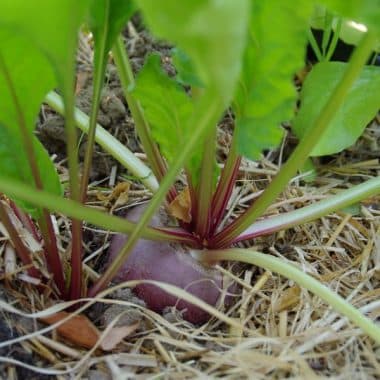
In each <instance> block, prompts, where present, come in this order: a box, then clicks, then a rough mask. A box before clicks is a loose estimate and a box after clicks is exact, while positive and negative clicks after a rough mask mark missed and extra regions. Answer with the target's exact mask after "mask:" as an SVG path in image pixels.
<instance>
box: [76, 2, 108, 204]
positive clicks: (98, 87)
mask: <svg viewBox="0 0 380 380" xmlns="http://www.w3.org/2000/svg"><path fill="white" fill-rule="evenodd" d="M105 12H107V13H108V12H109V7H108V6H106V7H105ZM105 19H106V20H108V14H106V15H105ZM107 26H108V23H107V22H104V28H107ZM100 34H101V35H102V38H101V39H100V46H96V47H95V58H94V62H95V64H94V75H93V93H92V102H91V114H90V124H89V129H88V135H87V143H86V152H85V156H84V164H83V172H82V181H81V200H82V202H83V203H84V202H85V201H86V196H87V186H88V180H89V177H90V169H91V163H92V155H93V153H94V145H95V134H96V120H97V117H98V112H99V103H100V97H101V93H102V88H103V82H104V77H105V72H106V58H107V52H105V49H106V47H105V45H106V37H107V30H103V31H102V33H100Z"/></svg>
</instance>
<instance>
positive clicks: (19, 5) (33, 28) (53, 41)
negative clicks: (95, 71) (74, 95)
mask: <svg viewBox="0 0 380 380" xmlns="http://www.w3.org/2000/svg"><path fill="white" fill-rule="evenodd" d="M87 6H88V0H81V1H76V0H54V1H51V0H33V1H24V0H6V1H2V2H1V5H0V27H7V28H10V29H11V30H12V32H13V33H14V34H17V35H23V36H25V37H27V38H29V39H30V41H31V42H33V43H34V44H36V45H37V46H38V47H39V48H40V49H41V50H42V51H43V52H44V54H46V55H47V57H48V58H49V60H51V62H52V63H53V66H54V69H55V70H56V73H57V76H58V80H59V82H60V86H70V85H71V84H72V76H73V73H74V69H75V59H74V58H75V51H76V41H77V34H78V29H79V26H80V24H81V22H82V21H83V16H84V12H85V10H86V9H87ZM24 57H25V56H24ZM71 90H72V88H71Z"/></svg>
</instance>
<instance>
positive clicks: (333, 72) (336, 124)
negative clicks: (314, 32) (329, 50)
mask: <svg viewBox="0 0 380 380" xmlns="http://www.w3.org/2000/svg"><path fill="white" fill-rule="evenodd" d="M346 66H347V64H346V63H343V62H325V63H319V64H317V65H315V66H314V67H313V70H312V71H311V72H310V74H309V75H308V76H307V78H306V80H305V82H304V84H303V88H302V92H301V109H300V111H299V113H298V115H297V116H296V118H295V119H294V121H293V130H294V132H295V133H296V134H297V136H298V137H300V138H303V137H304V136H306V138H307V132H308V130H309V128H310V127H311V125H312V124H313V122H314V121H315V120H316V118H317V117H318V115H319V114H320V113H321V110H322V108H323V107H324V106H325V104H326V102H327V100H328V99H329V97H330V95H331V94H332V92H333V91H334V89H335V87H336V85H337V84H338V82H339V81H340V80H341V78H342V76H343V74H344V72H345V70H346ZM379 88H380V69H379V68H378V67H374V66H372V67H369V66H367V67H365V68H364V69H363V71H362V73H361V74H360V77H359V79H358V80H357V81H356V82H355V83H354V85H353V87H352V88H351V90H350V92H349V94H348V95H347V97H346V99H345V101H344V103H343V105H342V107H340V108H339V110H337V112H336V114H335V116H334V118H333V120H332V121H331V123H330V125H329V127H328V129H327V130H326V132H325V133H324V135H323V137H322V138H321V140H320V141H319V142H318V144H317V145H316V147H315V148H314V149H313V151H312V152H311V154H310V155H311V156H322V155H326V154H332V153H337V152H340V151H341V150H343V149H345V148H347V147H349V146H350V145H352V144H354V143H355V141H356V140H357V138H358V137H359V136H360V135H361V134H362V132H363V130H364V128H365V127H366V125H367V124H368V123H369V122H370V121H371V120H372V119H373V117H374V116H375V115H376V113H377V111H378V110H379V108H380V91H379Z"/></svg>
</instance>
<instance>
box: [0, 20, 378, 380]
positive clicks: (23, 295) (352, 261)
mask: <svg viewBox="0 0 380 380" xmlns="http://www.w3.org/2000/svg"><path fill="white" fill-rule="evenodd" d="M133 25H134V27H131V26H130V27H129V28H128V29H127V30H126V31H125V37H126V39H127V47H128V53H129V56H130V58H131V60H132V67H133V70H134V71H135V72H137V71H138V70H139V69H140V68H141V65H142V64H143V62H144V59H145V57H146V55H147V54H148V53H150V52H152V51H154V52H157V53H158V54H160V55H161V57H162V62H163V63H164V66H165V69H166V70H167V72H168V73H169V74H170V75H174V69H173V67H172V65H171V64H170V46H168V45H167V44H164V43H160V42H158V41H155V40H153V39H152V38H151V37H150V36H149V34H148V33H147V32H146V31H145V30H144V29H143V27H142V25H141V23H140V20H139V19H138V18H135V19H134V22H133ZM84 50H85V51H84V52H83V53H84V54H82V59H81V60H79V61H80V62H79V65H78V85H77V105H78V107H79V108H81V109H82V110H83V111H84V112H86V113H87V114H88V113H89V110H90V104H91V101H90V99H91V91H92V78H91V66H90V62H91V57H90V56H89V55H90V54H91V49H88V50H86V49H84ZM83 57H84V58H83ZM98 122H99V123H100V124H101V125H102V126H103V127H105V128H106V129H107V130H108V131H109V132H110V133H112V134H113V135H114V136H115V137H117V138H118V139H119V140H120V141H121V142H122V143H124V144H125V145H127V146H128V148H129V149H130V150H131V151H133V152H137V153H143V151H142V148H141V146H140V143H139V139H138V138H137V136H136V134H135V131H134V127H133V122H132V119H131V117H130V114H129V111H128V106H127V104H126V102H125V101H124V97H123V94H122V90H121V88H120V83H119V81H118V78H117V74H116V69H115V66H114V65H113V63H112V62H110V63H109V65H108V67H107V81H106V86H105V89H104V90H103V94H102V101H101V107H100V112H99V117H98ZM232 125H233V119H232V116H231V115H230V114H228V113H227V114H226V115H225V117H224V119H223V120H222V122H221V123H220V127H219V130H218V160H219V162H220V163H221V162H223V160H224V159H225V157H226V154H227V152H228V146H229V143H230V141H231V130H232ZM37 133H38V136H39V138H40V139H41V141H42V142H43V144H44V145H45V147H46V148H47V149H48V151H49V153H50V154H52V155H54V157H55V162H56V163H57V168H58V170H59V171H60V173H61V174H62V176H63V177H64V175H65V160H66V153H65V136H64V127H63V119H62V118H61V117H60V116H58V115H56V114H55V113H54V112H53V111H52V110H51V109H49V108H48V107H47V106H44V107H43V110H42V112H41V114H40V118H39V125H38V128H37ZM295 143H296V140H295V138H294V137H293V136H292V135H291V134H288V136H287V138H286V140H285V141H284V144H283V146H282V147H281V148H279V149H277V150H274V151H268V152H265V154H264V157H263V159H262V160H261V161H260V162H258V163H252V162H249V161H244V162H243V164H242V169H241V172H240V176H239V179H238V183H237V188H236V191H235V193H234V197H233V199H232V202H231V204H230V205H229V207H230V212H231V214H230V217H234V216H236V215H237V214H238V213H239V212H240V211H241V210H242V209H244V208H246V207H248V205H249V204H250V203H251V202H252V197H251V196H252V194H254V193H256V192H258V191H260V190H262V189H263V188H265V186H266V185H267V183H268V181H270V179H271V178H272V176H273V175H274V174H275V172H276V170H277V168H278V165H279V164H280V163H281V162H283V161H284V159H285V158H286V157H287V155H288V154H289V152H290V151H291V150H292V147H293V146H294V145H295ZM85 144H86V138H85V137H83V138H82V139H81V144H80V147H79V155H80V158H81V159H82V158H83V152H84V149H85ZM379 147H380V128H379V120H375V121H374V122H373V123H371V125H370V126H369V127H368V128H367V130H366V132H365V133H364V135H363V137H362V138H361V139H360V140H359V141H358V142H357V144H355V146H353V147H351V148H349V149H347V150H346V151H344V152H342V153H341V154H338V155H333V156H328V157H323V158H321V159H315V160H314V164H315V166H316V169H317V171H318V177H317V178H316V179H315V181H314V182H310V183H305V182H303V181H302V180H298V181H294V182H293V183H292V184H291V185H290V186H289V188H288V189H287V190H286V191H285V192H284V194H282V196H281V198H280V199H279V203H278V204H277V205H276V207H273V208H272V209H271V210H269V211H268V212H269V213H279V212H285V211H289V210H291V209H293V208H297V207H300V206H302V205H303V204H305V203H309V202H311V201H312V199H313V196H314V195H315V194H330V193H333V192H335V191H339V190H340V189H342V188H346V187H349V186H350V185H351V184H354V183H357V182H360V181H361V180H362V179H363V178H368V177H369V176H374V175H380V165H379V162H378V159H379V151H380V150H379ZM114 167H116V172H117V181H116V182H118V181H124V180H125V178H126V176H128V175H129V173H128V172H127V171H126V170H125V168H122V167H121V166H120V165H119V164H118V163H117V162H116V161H115V160H114V159H113V158H112V157H110V156H109V155H108V154H106V153H104V152H103V151H102V150H101V148H99V147H97V148H96V151H95V153H94V164H93V169H92V173H91V182H92V184H91V186H90V192H89V201H90V202H94V203H96V204H98V205H101V207H104V208H110V207H112V206H113V204H112V202H111V204H108V205H107V206H104V203H101V202H99V200H98V198H97V191H98V189H99V187H101V189H102V190H103V191H104V192H105V193H106V194H108V193H110V192H111V191H112V189H110V188H109V180H110V172H111V169H112V168H114ZM149 196H150V195H149V193H148V192H145V191H143V188H142V186H141V185H140V184H139V183H135V182H132V183H131V191H130V194H129V199H128V206H130V205H133V204H135V203H139V202H141V201H143V200H145V199H147V198H149ZM293 198H295V199H297V201H294V202H293V201H291V199H293ZM97 202H98V203H97ZM351 212H354V215H353V216H351V217H347V214H344V213H336V214H333V215H331V216H329V217H326V218H322V219H321V220H320V221H317V222H315V223H310V224H308V225H307V226H302V227H299V228H294V229H290V230H288V231H285V232H281V233H278V234H275V235H273V236H268V237H265V238H261V239H257V240H255V241H254V242H252V244H253V245H254V246H255V247H256V248H257V249H260V250H261V251H263V252H267V253H270V254H274V255H276V256H279V257H283V258H284V259H285V258H286V259H288V260H292V261H294V262H297V263H299V265H301V266H302V267H303V268H305V270H307V271H308V272H309V273H312V274H313V275H315V276H316V277H318V278H319V279H321V280H322V281H324V282H325V283H326V284H327V285H328V286H331V287H333V288H334V289H336V291H339V292H340V294H341V295H342V296H344V297H351V299H352V300H353V303H354V302H355V304H356V305H357V306H358V307H362V306H365V305H368V304H370V303H371V302H372V301H373V300H374V299H375V298H374V297H375V296H376V294H378V289H379V288H380V276H379V272H378V269H376V268H378V264H379V252H380V251H379V249H380V248H379V247H380V243H379V239H378V236H379V233H380V227H379V225H380V200H379V198H376V197H375V198H372V199H370V200H367V201H365V202H363V203H362V204H361V206H360V207H359V208H358V209H357V210H354V211H352V210H351ZM57 223H58V226H59V228H60V231H61V233H62V237H61V239H62V241H61V244H62V246H63V248H66V247H67V245H68V243H69V241H70V237H69V235H68V233H69V232H68V229H67V225H68V221H67V220H65V219H64V218H63V217H61V216H59V217H57ZM108 241H109V236H108V233H107V232H104V231H100V230H98V229H93V228H91V226H88V228H87V229H86V230H85V235H84V244H85V248H86V249H85V250H86V255H88V254H90V253H92V252H95V251H97V250H100V252H101V254H99V255H98V256H97V257H96V258H95V259H93V260H92V261H90V262H89V265H90V266H91V267H93V268H94V270H96V271H98V270H100V269H101V268H102V267H103V266H104V263H105V262H106V260H107V257H106V246H107V243H108ZM327 243H328V244H327ZM364 253H366V255H367V256H365V257H364V256H362V255H364ZM0 257H1V255H0ZM0 264H2V263H0ZM0 269H1V266H0ZM231 272H232V273H235V274H236V276H237V277H239V278H240V280H239V281H240V282H241V283H242V284H243V285H244V291H243V293H242V295H241V298H240V299H239V300H237V301H236V304H235V306H234V307H232V308H231V310H229V311H228V316H230V317H232V318H234V319H235V320H237V321H241V322H242V323H244V325H245V327H247V328H249V329H250V331H251V335H249V336H246V335H244V333H243V332H242V331H237V330H236V329H234V328H232V327H230V326H227V325H225V324H223V323H222V322H221V321H219V320H217V319H216V318H213V319H211V320H210V322H209V323H207V324H206V325H205V326H203V327H201V328H198V327H196V326H194V325H191V324H189V323H188V322H186V321H184V320H182V319H181V316H180V315H178V314H177V313H175V312H173V311H172V310H169V311H168V312H167V313H166V314H164V317H163V318H162V317H160V316H159V315H156V314H154V313H152V312H150V311H149V310H148V309H146V308H145V305H144V303H143V302H142V301H141V300H139V299H138V298H136V297H135V296H134V294H133V293H132V292H131V291H130V290H129V289H128V288H125V289H119V290H116V291H114V292H111V291H110V294H109V295H108V297H109V298H108V299H109V301H110V303H111V305H110V304H105V303H101V302H99V303H97V304H95V305H93V306H91V307H90V308H89V309H88V310H87V311H86V315H87V316H88V317H89V318H90V319H91V320H92V321H93V322H94V323H95V324H96V325H97V326H98V327H99V328H100V329H104V328H105V327H106V326H108V325H109V323H110V322H111V321H112V320H113V319H114V318H115V317H117V316H118V315H119V314H120V313H124V316H123V317H122V318H121V320H120V321H119V322H118V323H119V324H120V325H129V324H132V323H134V322H135V321H140V326H139V329H138V330H137V332H136V333H135V334H134V335H133V336H131V337H130V339H129V338H127V339H125V340H124V342H123V343H122V344H121V346H119V347H118V348H117V349H116V350H115V352H113V354H114V355H113V356H111V355H108V356H107V355H106V354H104V353H102V354H100V353H94V354H93V358H94V360H93V362H92V364H89V365H84V364H83V365H82V367H81V368H80V369H79V372H78V371H76V372H75V371H74V372H73V373H76V376H77V377H78V378H88V379H102V380H103V379H109V378H120V377H117V376H118V374H119V375H120V373H121V372H122V373H123V374H124V375H125V376H127V377H125V378H136V379H139V378H141V379H145V378H151V376H155V377H157V378H168V379H169V378H173V379H174V378H176V379H177V378H188V379H190V378H197V377H202V376H203V377H204V378H219V377H223V378H228V379H244V378H247V379H249V378H256V379H264V378H265V379H266V378H273V379H281V378H352V379H356V378H362V379H376V378H379V372H378V370H379V368H380V363H379V360H378V358H379V349H378V347H376V346H375V345H374V344H373V342H372V341H371V340H369V339H368V338H366V337H365V336H362V335H360V333H359V332H358V330H357V329H354V328H353V327H352V326H350V325H349V324H344V323H343V325H342V327H340V328H337V327H335V324H336V323H338V322H339V321H342V320H341V319H340V318H339V317H338V316H337V315H335V314H334V313H333V312H331V310H330V309H329V308H328V307H327V306H326V305H325V304H324V303H323V302H321V301H320V300H319V299H318V298H317V297H315V296H313V295H311V294H309V293H308V292H306V291H304V290H302V289H299V288H298V287H297V286H295V284H294V283H292V281H288V280H286V279H284V278H281V277H280V276H277V275H274V274H271V273H268V272H266V271H264V270H261V269H258V268H252V267H250V266H243V267H239V268H238V270H235V271H231ZM355 289H357V290H355ZM28 297H30V298H28ZM0 300H3V301H4V300H5V301H7V302H8V303H10V304H14V305H15V307H17V308H19V309H22V310H24V311H26V312H32V311H34V310H43V309H44V308H45V307H47V306H49V302H48V301H47V300H46V299H44V297H43V296H41V295H37V294H35V292H34V291H33V290H32V288H31V287H30V286H29V285H27V284H25V283H23V282H22V281H14V282H12V283H9V284H7V288H4V286H3V285H1V284H0ZM20 300H21V301H20ZM372 312H373V313H377V314H376V315H377V316H378V309H375V310H373V311H372ZM3 315H4V317H2V318H0V342H4V341H6V340H9V339H13V338H15V337H17V336H20V335H22V334H26V333H31V332H33V331H34V330H35V329H36V328H42V327H43V326H42V325H40V324H39V323H37V322H36V324H33V323H29V322H28V323H24V322H25V321H23V320H22V321H21V326H22V329H21V328H19V329H17V328H16V326H19V327H20V320H19V319H18V318H16V317H15V315H14V314H10V313H5V312H4V313H3ZM322 334H327V335H326V337H325V339H324V340H323V341H318V337H319V336H320V335H322ZM53 338H54V339H55V337H54V336H53ZM64 344H66V345H67V346H69V347H70V343H68V342H64ZM72 348H74V349H75V350H77V351H78V352H79V353H80V355H81V356H80V358H81V357H83V356H84V355H85V354H86V351H83V350H80V348H78V347H75V346H74V347H72ZM48 350H49V351H50V352H53V353H54V355H55V357H56V358H57V361H59V362H62V363H66V366H67V368H73V367H74V365H75V363H76V362H77V361H78V360H79V359H78V358H76V359H73V358H72V357H70V356H67V355H65V354H63V353H60V352H55V351H54V349H52V348H48ZM103 354H104V355H103ZM123 354H130V355H141V356H138V357H137V356H136V357H135V359H134V360H136V361H138V360H140V362H139V364H130V363H131V362H128V360H132V359H131V357H132V356H131V357H126V356H123ZM0 356H3V357H9V358H12V359H15V360H19V361H21V362H23V363H26V364H31V365H34V366H37V367H40V368H49V369H51V370H52V371H53V372H54V368H55V367H54V366H55V365H56V364H57V363H54V362H51V361H49V360H48V359H47V357H46V356H43V355H42V354H41V351H39V350H38V344H37V343H36V342H35V341H32V340H30V341H29V340H28V341H24V342H23V343H21V344H15V345H11V346H7V347H3V348H0ZM151 356H153V357H154V359H155V360H156V364H155V365H150V364H147V363H150V362H149V360H150V358H151ZM105 357H106V358H105ZM127 358H128V360H127ZM136 358H138V359H136ZM148 359H149V360H148ZM126 363H127V364H126ZM118 371H119V372H118ZM120 371H121V372H120ZM127 374H129V375H127ZM71 376H72V374H70V375H65V376H64V377H61V378H65V379H66V378H67V379H68V378H71ZM128 376H129V377H128ZM252 376H253V377H252ZM24 377H28V378H29V379H48V378H58V377H57V376H55V375H54V376H48V375H44V374H41V373H39V372H38V371H31V370H28V369H27V368H24V367H22V366H14V365H12V364H11V363H8V364H1V363H0V378H4V379H5V378H10V379H11V378H14V379H16V378H19V379H22V378H24Z"/></svg>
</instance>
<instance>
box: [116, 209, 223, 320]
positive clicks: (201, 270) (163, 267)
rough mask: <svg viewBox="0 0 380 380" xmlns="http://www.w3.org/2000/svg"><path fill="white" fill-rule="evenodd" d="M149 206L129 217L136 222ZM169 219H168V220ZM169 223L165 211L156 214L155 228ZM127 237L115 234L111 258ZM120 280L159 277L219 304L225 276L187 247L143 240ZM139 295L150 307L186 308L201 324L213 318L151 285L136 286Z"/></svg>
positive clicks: (189, 317)
mask: <svg viewBox="0 0 380 380" xmlns="http://www.w3.org/2000/svg"><path fill="white" fill-rule="evenodd" d="M144 209H145V206H137V207H134V208H133V209H131V210H130V211H129V212H128V214H127V218H128V219H129V220H130V221H133V222H136V221H137V220H138V219H139V217H140V215H141V214H142V213H143V211H144ZM165 219H166V220H165ZM166 222H167V217H166V215H165V213H163V212H160V213H159V214H156V215H155V216H154V217H153V219H152V221H151V224H150V225H151V226H152V227H159V226H161V227H162V226H163V224H164V223H166ZM126 239H127V236H126V235H120V234H118V235H115V236H114V237H113V238H112V240H111V245H110V248H109V261H112V260H113V259H114V258H115V257H116V256H117V254H118V253H119V251H120V249H121V247H122V246H123V245H124V243H125V241H126ZM114 280H115V281H116V282H122V281H129V280H155V281H162V282H166V283H169V284H172V285H175V286H178V287H180V288H182V289H185V290H187V291H188V292H189V293H191V294H193V295H194V296H196V297H198V298H200V299H202V300H203V301H205V302H207V303H208V304H210V305H212V306H215V305H216V304H217V302H218V300H219V297H220V294H221V289H223V282H224V279H223V275H222V274H221V273H220V272H219V271H217V270H216V269H213V268H210V267H207V268H206V267H204V266H203V265H202V264H200V263H199V262H197V261H196V260H195V259H194V258H192V257H191V256H190V254H189V250H188V249H187V247H184V246H182V245H180V244H177V243H171V242H157V241H151V240H140V241H139V242H138V243H137V244H136V246H135V247H134V249H133V251H132V253H131V254H130V256H129V258H128V259H127V261H126V262H125V263H124V265H123V266H122V267H121V269H120V270H119V272H118V274H117V276H116V278H115V279H114ZM134 291H135V293H136V294H137V296H138V297H140V298H141V299H143V300H144V301H145V303H146V304H147V306H148V307H149V308H150V309H152V310H154V311H156V312H162V311H163V309H164V308H165V307H168V306H176V308H177V309H178V310H180V311H183V317H184V318H185V319H186V320H188V321H189V322H192V323H195V324H199V323H203V322H206V321H207V320H208V319H209V317H210V316H209V314H208V313H207V312H205V311H203V310H202V309H200V308H198V307H196V306H194V305H192V304H190V303H189V302H186V301H184V300H181V299H177V297H175V296H173V295H170V294H168V293H167V292H165V291H164V290H162V289H160V288H158V287H157V286H154V285H151V284H147V285H146V284H142V285H138V286H136V287H135V289H134Z"/></svg>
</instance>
